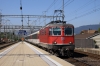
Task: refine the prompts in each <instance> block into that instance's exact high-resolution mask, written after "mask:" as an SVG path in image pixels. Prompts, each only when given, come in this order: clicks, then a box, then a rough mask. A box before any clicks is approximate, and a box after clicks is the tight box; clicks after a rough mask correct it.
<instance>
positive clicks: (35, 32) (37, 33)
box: [28, 31, 39, 36]
mask: <svg viewBox="0 0 100 66" xmlns="http://www.w3.org/2000/svg"><path fill="white" fill-rule="evenodd" d="M38 33H39V31H36V32H34V33H32V34H30V35H28V36H31V35H34V34H38Z"/></svg>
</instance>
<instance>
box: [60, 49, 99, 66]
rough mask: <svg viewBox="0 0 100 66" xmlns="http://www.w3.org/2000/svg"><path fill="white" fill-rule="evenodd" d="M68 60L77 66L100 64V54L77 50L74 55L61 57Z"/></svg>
mask: <svg viewBox="0 0 100 66" xmlns="http://www.w3.org/2000/svg"><path fill="white" fill-rule="evenodd" d="M60 58H62V59H64V60H65V61H67V62H70V63H72V64H74V65H76V66H80V65H81V66H100V56H98V55H94V54H90V53H86V52H82V51H75V53H74V57H72V58H66V57H60Z"/></svg>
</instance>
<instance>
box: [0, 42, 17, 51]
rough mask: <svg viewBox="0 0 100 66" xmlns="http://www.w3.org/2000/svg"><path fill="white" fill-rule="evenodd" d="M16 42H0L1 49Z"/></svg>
mask: <svg viewBox="0 0 100 66" xmlns="http://www.w3.org/2000/svg"><path fill="white" fill-rule="evenodd" d="M14 43H17V42H10V43H4V44H0V50H1V49H3V48H5V47H8V46H10V45H12V44H14Z"/></svg>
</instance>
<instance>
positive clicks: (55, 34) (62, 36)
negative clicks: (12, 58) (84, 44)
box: [25, 20, 75, 56]
mask: <svg viewBox="0 0 100 66" xmlns="http://www.w3.org/2000/svg"><path fill="white" fill-rule="evenodd" d="M25 39H26V40H27V41H29V42H32V43H34V44H36V45H38V46H41V47H42V48H44V49H46V50H48V51H49V52H51V53H52V54H55V55H57V56H58V55H59V56H72V55H73V52H74V49H75V42H74V26H73V25H72V24H66V22H65V21H60V20H58V21H52V22H50V23H49V24H47V25H46V26H45V27H43V28H41V29H40V30H39V31H37V32H35V33H33V34H30V35H28V36H27V37H25Z"/></svg>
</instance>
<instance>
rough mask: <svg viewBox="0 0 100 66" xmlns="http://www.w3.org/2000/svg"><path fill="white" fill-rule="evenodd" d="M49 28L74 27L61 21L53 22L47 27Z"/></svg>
mask: <svg viewBox="0 0 100 66" xmlns="http://www.w3.org/2000/svg"><path fill="white" fill-rule="evenodd" d="M47 26H72V27H74V26H73V25H72V24H66V21H61V20H57V21H51V22H50V23H48V24H47V25H46V26H45V27H47Z"/></svg>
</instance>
